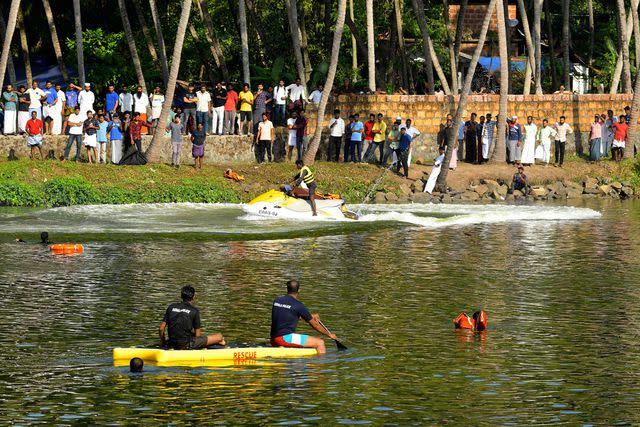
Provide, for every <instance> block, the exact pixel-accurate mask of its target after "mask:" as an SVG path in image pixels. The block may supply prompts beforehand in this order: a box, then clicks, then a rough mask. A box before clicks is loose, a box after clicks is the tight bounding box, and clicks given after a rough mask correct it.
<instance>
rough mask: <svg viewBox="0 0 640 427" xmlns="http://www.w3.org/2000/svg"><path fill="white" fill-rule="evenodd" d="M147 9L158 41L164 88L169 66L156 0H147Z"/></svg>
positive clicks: (167, 78)
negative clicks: (149, 11) (149, 10)
mask: <svg viewBox="0 0 640 427" xmlns="http://www.w3.org/2000/svg"><path fill="white" fill-rule="evenodd" d="M149 8H150V9H151V18H152V19H153V26H154V27H155V28H156V39H158V50H159V51H160V66H161V67H162V80H163V81H164V85H165V87H166V86H167V83H168V80H169V64H168V62H167V49H166V48H165V46H164V36H163V35H162V25H161V24H160V16H158V6H157V5H156V0H149Z"/></svg>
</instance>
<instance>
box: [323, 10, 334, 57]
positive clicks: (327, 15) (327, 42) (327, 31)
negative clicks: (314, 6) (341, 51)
mask: <svg viewBox="0 0 640 427" xmlns="http://www.w3.org/2000/svg"><path fill="white" fill-rule="evenodd" d="M332 9H333V0H324V14H323V19H324V48H325V50H326V51H327V52H329V51H330V50H331V10H332Z"/></svg>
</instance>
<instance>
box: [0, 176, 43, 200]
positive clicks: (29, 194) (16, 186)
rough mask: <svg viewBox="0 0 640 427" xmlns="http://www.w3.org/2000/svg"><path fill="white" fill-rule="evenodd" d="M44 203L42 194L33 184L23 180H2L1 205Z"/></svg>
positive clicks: (0, 188) (0, 184)
mask: <svg viewBox="0 0 640 427" xmlns="http://www.w3.org/2000/svg"><path fill="white" fill-rule="evenodd" d="M42 204H43V198H42V194H41V193H40V192H39V191H37V190H36V189H35V188H33V187H32V186H30V185H28V184H25V183H22V182H13V181H3V182H0V206H39V205H42Z"/></svg>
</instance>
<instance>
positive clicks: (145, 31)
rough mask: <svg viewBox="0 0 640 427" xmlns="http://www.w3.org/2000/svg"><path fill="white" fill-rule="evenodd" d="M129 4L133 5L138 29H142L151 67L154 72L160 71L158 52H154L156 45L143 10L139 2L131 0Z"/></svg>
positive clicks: (138, 0)
mask: <svg viewBox="0 0 640 427" xmlns="http://www.w3.org/2000/svg"><path fill="white" fill-rule="evenodd" d="M131 3H133V8H134V9H135V10H136V15H137V16H138V22H139V23H140V29H142V35H143V36H144V40H145V42H146V43H147V47H148V48H149V55H151V61H152V62H153V66H154V68H155V69H156V70H158V71H162V67H161V66H160V60H159V59H158V51H157V50H156V45H155V43H154V41H153V37H151V31H149V26H148V25H147V20H146V19H145V17H144V10H142V5H141V4H140V0H133V1H132V2H131Z"/></svg>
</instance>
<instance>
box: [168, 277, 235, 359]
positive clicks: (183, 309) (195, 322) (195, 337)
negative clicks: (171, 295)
mask: <svg viewBox="0 0 640 427" xmlns="http://www.w3.org/2000/svg"><path fill="white" fill-rule="evenodd" d="M195 295H196V290H195V289H194V288H193V286H189V285H187V286H183V287H182V291H181V296H182V302H178V303H174V304H170V305H169V307H167V311H166V312H165V313H164V318H163V319H162V323H160V345H161V346H162V347H169V348H173V349H175V350H196V349H200V348H205V347H208V346H210V345H214V344H220V345H225V344H226V343H225V341H224V337H223V336H222V334H212V335H207V336H203V335H201V331H200V311H199V310H198V309H197V308H196V307H194V306H193V305H191V302H192V301H193V299H194V298H195ZM167 326H169V340H168V342H167V340H166V339H165V336H164V331H165V329H166V328H167Z"/></svg>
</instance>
